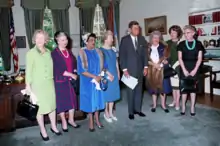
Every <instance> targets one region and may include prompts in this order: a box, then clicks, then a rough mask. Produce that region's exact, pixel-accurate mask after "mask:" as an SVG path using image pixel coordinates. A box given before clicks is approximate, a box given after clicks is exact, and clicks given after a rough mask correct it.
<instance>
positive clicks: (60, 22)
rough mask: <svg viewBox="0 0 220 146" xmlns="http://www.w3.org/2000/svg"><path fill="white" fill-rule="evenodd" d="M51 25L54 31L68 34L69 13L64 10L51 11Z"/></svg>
mask: <svg viewBox="0 0 220 146" xmlns="http://www.w3.org/2000/svg"><path fill="white" fill-rule="evenodd" d="M51 12H52V16H53V23H54V26H55V30H56V31H64V32H66V33H67V34H70V26H69V11H68V9H65V10H52V11H51Z"/></svg>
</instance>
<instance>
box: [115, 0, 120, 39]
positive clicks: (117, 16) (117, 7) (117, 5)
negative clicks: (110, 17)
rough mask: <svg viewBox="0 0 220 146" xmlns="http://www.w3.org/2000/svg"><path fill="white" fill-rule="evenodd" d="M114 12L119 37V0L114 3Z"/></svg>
mask: <svg viewBox="0 0 220 146" xmlns="http://www.w3.org/2000/svg"><path fill="white" fill-rule="evenodd" d="M114 14H115V23H116V28H117V33H118V38H120V37H119V36H120V34H119V32H120V30H119V28H120V26H119V25H120V24H119V22H120V3H119V2H116V3H115V4H114Z"/></svg>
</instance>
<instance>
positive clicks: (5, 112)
mask: <svg viewBox="0 0 220 146" xmlns="http://www.w3.org/2000/svg"><path fill="white" fill-rule="evenodd" d="M24 88H25V84H23V83H21V84H18V83H13V84H10V85H5V84H0V132H8V131H13V130H15V129H16V128H23V127H29V126H34V125H37V122H30V121H28V120H26V119H25V118H23V117H20V116H19V115H17V114H16V109H17V103H18V101H20V100H21V99H22V95H21V93H20V91H21V90H22V89H24ZM67 117H68V114H67ZM85 118H86V115H85V114H84V113H83V112H81V111H76V112H75V119H76V120H83V119H85ZM58 121H60V119H59V116H58ZM45 123H49V118H48V117H47V116H46V117H45Z"/></svg>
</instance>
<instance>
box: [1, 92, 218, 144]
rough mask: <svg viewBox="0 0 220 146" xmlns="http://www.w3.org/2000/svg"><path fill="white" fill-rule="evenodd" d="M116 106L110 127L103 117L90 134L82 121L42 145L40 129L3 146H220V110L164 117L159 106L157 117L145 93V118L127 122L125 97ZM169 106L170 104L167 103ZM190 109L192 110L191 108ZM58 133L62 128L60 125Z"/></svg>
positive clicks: (22, 132)
mask: <svg viewBox="0 0 220 146" xmlns="http://www.w3.org/2000/svg"><path fill="white" fill-rule="evenodd" d="M122 95H123V96H122V97H123V98H122V99H123V100H122V101H120V102H119V103H118V104H117V106H116V115H117V117H118V121H117V122H113V123H107V122H105V120H104V118H103V113H101V115H100V116H101V120H102V123H103V125H104V126H105V127H104V129H98V128H97V127H96V131H95V132H93V133H91V132H89V130H88V120H87V119H86V120H84V121H79V122H78V124H80V125H81V128H80V129H73V128H69V132H68V133H63V135H62V136H56V135H54V134H52V133H51V132H50V130H49V129H50V125H47V131H48V134H49V136H50V141H48V142H44V141H42V139H41V137H40V134H39V129H38V127H30V128H23V129H18V130H16V131H15V132H12V133H7V134H4V135H1V137H0V144H1V146H220V110H218V109H214V108H209V107H206V106H203V105H198V104H197V105H196V116H195V117H191V116H190V111H188V110H187V111H186V115H185V116H181V115H180V114H179V111H175V110H174V109H170V113H165V112H164V111H163V110H162V109H161V108H160V107H159V106H158V108H157V111H156V113H151V112H150V108H151V107H150V105H151V103H152V101H151V97H150V96H149V95H148V94H147V93H145V94H144V100H143V107H142V109H143V112H144V113H145V114H146V115H147V116H146V117H144V118H141V117H138V116H135V119H134V120H129V119H128V113H127V111H128V108H127V102H126V94H122ZM167 102H170V100H168V101H167ZM158 103H159V102H158ZM188 109H189V107H188ZM59 129H61V128H60V125H59Z"/></svg>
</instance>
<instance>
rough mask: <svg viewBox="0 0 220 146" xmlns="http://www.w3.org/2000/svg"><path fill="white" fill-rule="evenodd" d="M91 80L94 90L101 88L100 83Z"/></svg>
mask: <svg viewBox="0 0 220 146" xmlns="http://www.w3.org/2000/svg"><path fill="white" fill-rule="evenodd" d="M91 82H92V83H94V84H95V88H96V90H101V87H100V84H99V83H98V82H97V81H96V80H95V79H92V81H91Z"/></svg>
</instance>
